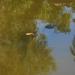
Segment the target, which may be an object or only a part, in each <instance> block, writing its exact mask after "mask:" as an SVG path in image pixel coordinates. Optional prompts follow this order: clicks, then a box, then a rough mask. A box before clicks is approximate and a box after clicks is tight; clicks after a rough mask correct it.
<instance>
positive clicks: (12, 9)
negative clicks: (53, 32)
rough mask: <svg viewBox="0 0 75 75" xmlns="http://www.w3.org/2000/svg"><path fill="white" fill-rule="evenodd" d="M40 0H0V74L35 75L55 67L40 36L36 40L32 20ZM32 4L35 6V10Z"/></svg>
mask: <svg viewBox="0 0 75 75" xmlns="http://www.w3.org/2000/svg"><path fill="white" fill-rule="evenodd" d="M42 2H43V0H10V1H9V0H7V1H6V0H2V1H1V3H0V8H1V10H0V75H10V74H11V75H37V74H38V73H47V72H48V71H52V70H54V69H55V62H54V60H53V57H52V56H51V54H50V50H49V49H48V48H47V46H46V44H43V42H45V41H44V40H45V39H43V38H41V36H40V37H39V38H38V39H37V40H36V39H35V37H33V36H26V35H25V34H26V33H29V32H32V33H34V32H35V30H36V25H35V24H34V19H35V18H36V16H37V14H38V13H39V10H40V9H39V7H40V6H41V5H42ZM34 7H35V9H34Z"/></svg>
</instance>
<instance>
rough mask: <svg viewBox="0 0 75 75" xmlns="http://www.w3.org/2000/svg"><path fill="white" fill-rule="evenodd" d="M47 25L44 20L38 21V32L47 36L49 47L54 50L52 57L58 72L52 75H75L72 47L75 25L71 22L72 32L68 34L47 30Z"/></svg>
mask: <svg viewBox="0 0 75 75" xmlns="http://www.w3.org/2000/svg"><path fill="white" fill-rule="evenodd" d="M46 24H47V22H45V21H43V20H37V27H38V29H39V30H38V32H39V33H42V34H44V35H46V37H47V43H48V47H50V48H51V49H52V55H53V57H54V59H55V61H56V64H57V70H56V72H53V73H52V75H74V74H75V62H74V56H73V55H72V54H71V51H70V47H71V45H72V42H73V38H74V36H75V23H74V22H73V21H72V20H71V22H70V29H71V31H70V32H68V33H64V32H58V30H57V31H55V30H54V29H47V28H45V25H46Z"/></svg>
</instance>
